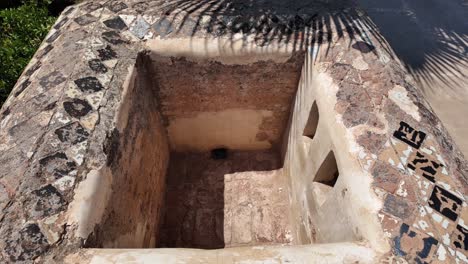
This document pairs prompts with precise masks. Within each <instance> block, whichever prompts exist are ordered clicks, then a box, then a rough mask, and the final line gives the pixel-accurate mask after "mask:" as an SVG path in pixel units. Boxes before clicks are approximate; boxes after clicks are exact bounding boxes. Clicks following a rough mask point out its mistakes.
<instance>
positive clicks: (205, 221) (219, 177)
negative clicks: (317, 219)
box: [158, 151, 291, 249]
mask: <svg viewBox="0 0 468 264" xmlns="http://www.w3.org/2000/svg"><path fill="white" fill-rule="evenodd" d="M280 167H281V165H280V160H279V157H278V155H277V154H276V153H274V152H271V151H253V152H245V151H237V152H229V153H228V156H227V158H226V159H213V158H212V157H211V155H210V154H209V153H185V154H181V153H172V154H171V163H170V165H169V170H168V174H167V186H166V198H165V207H164V211H163V222H162V226H161V229H160V239H159V245H158V247H182V248H203V249H215V248H225V247H233V246H252V245H268V244H291V229H290V226H291V225H290V219H289V214H288V213H287V212H288V210H289V195H288V193H287V190H288V188H287V181H286V179H285V178H284V177H283V175H282V173H281V169H280Z"/></svg>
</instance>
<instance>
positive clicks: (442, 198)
mask: <svg viewBox="0 0 468 264" xmlns="http://www.w3.org/2000/svg"><path fill="white" fill-rule="evenodd" d="M428 204H429V206H430V207H431V208H433V209H434V210H436V211H437V212H439V213H441V214H442V215H443V216H444V217H446V218H448V219H450V220H451V221H456V220H457V218H458V214H459V213H460V211H461V209H462V200H461V199H460V198H458V197H457V196H455V195H454V194H452V193H450V192H449V191H447V190H444V189H443V188H441V187H439V186H437V185H436V186H435V187H434V190H433V191H432V194H431V197H430V198H429V202H428Z"/></svg>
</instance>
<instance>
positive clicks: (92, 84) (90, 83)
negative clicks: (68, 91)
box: [75, 77, 104, 92]
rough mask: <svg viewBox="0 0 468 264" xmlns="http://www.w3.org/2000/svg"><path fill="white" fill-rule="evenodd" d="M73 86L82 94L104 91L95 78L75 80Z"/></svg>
mask: <svg viewBox="0 0 468 264" xmlns="http://www.w3.org/2000/svg"><path fill="white" fill-rule="evenodd" d="M75 84H76V86H78V88H79V89H80V90H81V91H82V92H99V91H101V90H102V89H104V87H103V86H102V84H101V83H100V82H99V80H98V79H97V78H96V77H84V78H81V79H77V80H75Z"/></svg>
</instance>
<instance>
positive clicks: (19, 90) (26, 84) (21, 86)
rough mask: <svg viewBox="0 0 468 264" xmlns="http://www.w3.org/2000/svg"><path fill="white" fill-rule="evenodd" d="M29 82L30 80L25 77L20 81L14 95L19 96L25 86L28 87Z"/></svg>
mask: <svg viewBox="0 0 468 264" xmlns="http://www.w3.org/2000/svg"><path fill="white" fill-rule="evenodd" d="M30 84H31V82H30V81H29V79H26V80H25V81H24V82H22V83H21V84H20V85H19V86H18V90H17V91H16V92H15V97H17V96H19V95H20V94H21V93H22V92H23V91H24V90H26V88H28V86H29V85H30Z"/></svg>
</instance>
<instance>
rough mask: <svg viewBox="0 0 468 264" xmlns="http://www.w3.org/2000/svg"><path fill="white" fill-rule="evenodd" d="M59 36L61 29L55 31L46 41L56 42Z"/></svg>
mask: <svg viewBox="0 0 468 264" xmlns="http://www.w3.org/2000/svg"><path fill="white" fill-rule="evenodd" d="M59 36H60V30H57V31H55V33H54V34H52V35H50V37H49V38H47V40H46V42H48V43H52V42H54V41H55V40H56V39H58V37H59Z"/></svg>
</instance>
